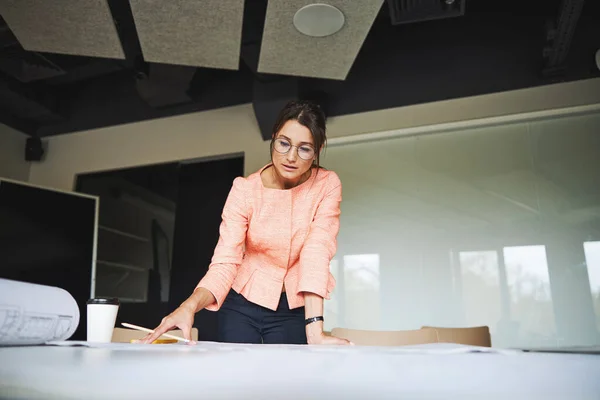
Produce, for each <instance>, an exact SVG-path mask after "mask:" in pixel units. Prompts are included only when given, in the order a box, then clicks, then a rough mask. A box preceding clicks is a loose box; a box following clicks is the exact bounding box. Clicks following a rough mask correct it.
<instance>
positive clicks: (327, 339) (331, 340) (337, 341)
mask: <svg viewBox="0 0 600 400" xmlns="http://www.w3.org/2000/svg"><path fill="white" fill-rule="evenodd" d="M307 339H308V344H325V345H340V346H353V345H354V343H352V342H351V341H349V340H346V339H342V338H339V337H335V336H329V335H326V334H324V333H322V332H321V333H319V334H316V335H308V336H307Z"/></svg>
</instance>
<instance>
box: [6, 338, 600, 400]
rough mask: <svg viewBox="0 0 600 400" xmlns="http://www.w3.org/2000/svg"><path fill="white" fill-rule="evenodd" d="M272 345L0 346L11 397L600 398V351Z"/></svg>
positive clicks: (8, 396)
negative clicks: (592, 352)
mask: <svg viewBox="0 0 600 400" xmlns="http://www.w3.org/2000/svg"><path fill="white" fill-rule="evenodd" d="M466 350H467V349H466V348H465V347H461V346H457V345H448V344H434V345H426V346H414V347H406V348H376V347H360V346H354V347H343V348H340V347H320V346H278V345H228V344H218V343H199V344H198V345H197V346H186V345H130V344H126V345H119V344H114V345H109V346H106V347H100V348H86V347H57V346H36V347H8V348H0V398H11V399H78V400H80V399H86V400H93V399H144V400H148V399H199V398H202V399H285V400H292V399H331V400H334V399H373V400H376V399H377V400H378V399H401V398H402V399H405V398H410V399H424V398H426V399H465V398H469V399H496V398H498V399H510V400H515V399H594V400H597V399H600V355H590V354H551V353H524V352H507V353H506V354H504V353H471V352H466Z"/></svg>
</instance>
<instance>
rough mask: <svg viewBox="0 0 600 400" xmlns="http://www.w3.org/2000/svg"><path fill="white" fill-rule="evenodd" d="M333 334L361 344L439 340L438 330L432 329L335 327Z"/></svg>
mask: <svg viewBox="0 0 600 400" xmlns="http://www.w3.org/2000/svg"><path fill="white" fill-rule="evenodd" d="M331 335H332V336H336V337H339V338H342V339H348V340H350V341H351V342H353V343H354V344H356V345H360V346H407V345H415V344H427V343H437V342H439V340H438V338H437V332H436V331H435V330H432V329H419V330H412V331H368V330H358V329H346V328H334V329H332V330H331Z"/></svg>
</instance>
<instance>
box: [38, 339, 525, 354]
mask: <svg viewBox="0 0 600 400" xmlns="http://www.w3.org/2000/svg"><path fill="white" fill-rule="evenodd" d="M46 344H47V345H51V346H67V347H68V346H71V347H72V346H83V347H89V348H98V349H110V350H129V351H161V350H162V351H165V350H166V351H175V350H181V351H200V352H201V351H207V350H212V351H215V350H216V351H228V350H238V351H239V350H243V351H244V350H245V351H254V350H256V351H268V350H269V349H271V350H282V349H284V350H287V351H309V352H369V353H378V352H383V353H387V354H424V355H427V354H431V355H444V354H448V355H450V354H466V353H492V354H505V355H512V354H519V353H522V351H520V350H514V349H500V348H493V347H478V346H466V345H461V344H454V343H431V344H423V345H413V346H399V347H375V346H302V345H252V344H233V343H217V342H198V344H196V345H188V344H185V343H173V344H152V345H150V344H138V343H91V342H84V341H51V342H48V343H46Z"/></svg>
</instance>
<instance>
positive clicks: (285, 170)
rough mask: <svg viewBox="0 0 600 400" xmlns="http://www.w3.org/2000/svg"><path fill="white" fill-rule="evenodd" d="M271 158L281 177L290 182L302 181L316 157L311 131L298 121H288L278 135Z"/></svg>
mask: <svg viewBox="0 0 600 400" xmlns="http://www.w3.org/2000/svg"><path fill="white" fill-rule="evenodd" d="M271 157H272V158H273V166H274V167H275V170H276V171H277V174H278V175H279V176H281V177H282V178H284V179H285V180H288V181H298V180H300V178H302V176H303V175H304V174H305V173H306V172H307V171H308V170H309V169H310V167H311V165H312V163H313V160H314V159H315V157H316V151H315V147H314V142H313V138H312V135H311V133H310V130H309V129H308V128H307V127H305V126H304V125H301V124H300V123H298V121H294V120H290V121H287V122H286V123H285V124H284V125H283V127H282V128H281V130H280V131H279V132H278V133H277V136H276V138H275V141H274V143H273V151H272V154H271Z"/></svg>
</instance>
